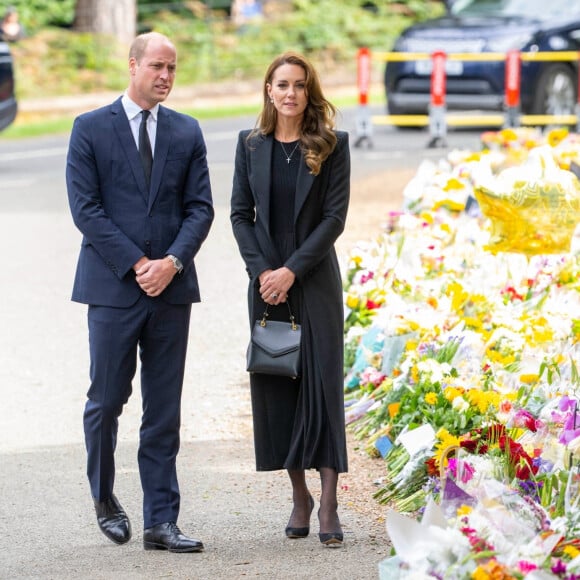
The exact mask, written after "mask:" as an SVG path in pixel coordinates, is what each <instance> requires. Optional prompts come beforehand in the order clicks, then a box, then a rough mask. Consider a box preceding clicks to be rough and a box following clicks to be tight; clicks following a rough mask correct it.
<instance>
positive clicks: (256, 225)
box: [230, 131, 350, 471]
mask: <svg viewBox="0 0 580 580" xmlns="http://www.w3.org/2000/svg"><path fill="white" fill-rule="evenodd" d="M248 134H249V131H242V132H241V133H240V135H239V139H238V145H237V151H236V165H235V173H234V182H233V190H232V199H231V216H230V217H231V222H232V227H233V231H234V236H235V238H236V241H237V243H238V246H239V249H240V253H241V255H242V258H243V260H244V262H245V264H246V269H247V271H248V275H249V276H250V287H249V290H250V296H249V315H250V324H251V323H252V322H253V321H254V320H256V319H257V318H259V317H260V315H261V314H262V313H261V312H254V311H253V310H254V308H253V303H254V301H253V299H252V296H253V292H254V291H255V287H256V283H257V279H258V277H259V275H260V274H261V273H262V272H264V271H265V270H267V269H270V268H277V267H279V265H280V264H279V257H278V254H277V251H276V248H275V246H274V243H273V240H272V237H271V235H270V231H269V228H270V225H269V224H270V215H269V206H270V195H269V192H270V182H271V179H272V176H271V158H272V147H273V136H272V135H268V136H260V135H258V136H256V137H253V138H252V140H251V143H248V142H247V137H248ZM337 137H338V142H337V145H336V148H335V150H334V151H333V153H332V154H331V155H330V156H329V157H328V159H327V160H326V161H325V162H324V163H323V165H322V168H321V171H320V173H319V175H317V176H314V175H312V174H310V170H309V168H308V166H307V165H306V163H305V162H304V159H303V158H302V159H301V161H300V167H299V170H298V178H297V183H296V197H295V207H294V234H295V244H296V251H295V252H294V253H293V254H292V255H291V256H290V257H289V258H288V259H287V260H286V262H285V263H284V265H285V266H286V267H288V268H289V269H290V270H291V271H292V272H293V273H294V274H295V275H296V278H297V281H298V282H299V284H300V288H301V292H302V296H301V300H300V303H301V312H300V319H301V323H302V325H303V327H304V326H305V325H306V326H307V327H309V328H310V333H311V335H312V336H315V337H316V340H313V341H307V342H306V343H303V348H308V349H312V352H311V353H309V355H311V356H307V357H304V356H303V361H304V360H305V358H306V359H307V360H312V361H314V362H315V364H317V365H318V367H319V372H317V373H316V375H318V376H321V377H322V383H323V384H322V391H323V394H324V400H325V401H326V408H327V413H328V418H329V421H330V425H331V429H332V432H333V433H332V439H333V440H334V441H335V442H336V445H337V447H338V450H339V455H344V457H345V459H344V462H342V461H341V463H344V465H339V466H338V471H346V451H344V454H343V449H344V450H345V449H346V442H345V434H344V392H343V384H344V377H343V349H344V309H343V296H342V281H341V274H340V268H339V265H338V259H337V256H336V251H335V249H334V243H335V241H336V239H337V238H338V236H339V235H340V234H341V233H342V231H343V230H344V227H345V222H346V215H347V209H348V203H349V194H350V153H349V148H348V134H347V133H345V132H341V131H339V132H337Z"/></svg>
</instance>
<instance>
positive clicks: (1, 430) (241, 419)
mask: <svg viewBox="0 0 580 580" xmlns="http://www.w3.org/2000/svg"><path fill="white" fill-rule="evenodd" d="M398 177H399V179H398V180H397V179H394V178H393V174H392V173H390V174H389V179H388V180H385V179H384V178H374V179H373V180H371V181H369V182H365V183H361V184H355V186H354V189H353V202H352V204H351V212H350V217H349V222H348V228H347V231H346V232H345V235H344V236H343V238H342V239H341V241H340V243H339V246H338V247H339V250H340V251H347V249H348V247H349V246H350V245H351V244H352V243H354V241H356V240H358V239H366V238H367V237H368V232H369V231H373V229H377V230H378V228H379V227H380V223H381V221H382V217H383V216H384V215H385V213H386V211H387V210H388V209H392V208H396V207H399V206H400V201H399V200H400V191H401V188H402V185H403V184H404V183H405V182H406V181H407V180H408V178H409V177H410V176H409V175H408V174H406V173H404V172H401V174H400V175H399V176H398ZM387 181H388V183H389V186H388V188H390V189H387V190H385V182H387ZM30 232H33V235H30ZM39 241H41V245H42V252H40V253H39V249H38V248H39ZM0 243H1V244H2V247H3V248H4V250H5V252H6V250H9V251H8V254H9V255H7V254H5V255H6V259H5V260H4V261H3V272H2V280H3V281H4V283H3V284H2V300H1V301H0V320H1V321H2V323H1V325H0V353H1V354H0V362H1V364H0V399H1V403H0V435H1V436H0V497H1V498H2V500H1V501H0V578H2V579H11V580H13V579H24V578H39V579H40V578H42V579H65V578H66V579H73V578H75V579H78V578H95V579H97V578H103V579H109V578H116V577H121V576H122V577H123V578H125V579H132V578H135V579H137V578H139V579H141V578H180V579H214V578H215V579H226V578H227V579H229V578H232V579H233V578H246V577H262V578H273V579H285V578H293V579H301V578H331V579H332V578H336V579H345V580H346V579H349V580H352V579H355V580H365V579H367V578H369V579H370V578H378V562H379V561H380V560H382V559H383V558H385V557H386V556H387V555H388V551H389V547H388V540H387V537H386V532H385V527H384V509H383V508H382V507H381V506H379V505H378V504H377V503H376V502H375V501H374V500H373V499H372V493H373V491H374V489H376V488H375V485H374V481H375V480H376V479H378V478H379V477H381V476H382V475H383V467H382V464H381V462H380V461H376V460H371V459H369V458H368V457H367V456H366V455H365V454H364V453H363V452H361V451H359V450H358V449H357V444H356V442H355V441H352V440H351V441H350V448H351V449H350V463H351V471H350V473H348V474H346V475H344V476H343V477H342V478H341V480H340V484H341V489H340V495H339V501H340V505H341V509H340V514H341V518H342V522H343V527H344V532H345V538H346V542H345V547H344V548H341V549H338V550H330V549H325V548H323V547H322V546H321V545H320V543H319V541H318V537H317V532H318V526H317V521H316V517H315V514H316V510H315V512H314V514H313V518H312V532H313V533H312V534H311V535H310V537H308V538H307V539H305V540H296V541H289V540H287V539H286V538H285V536H284V527H285V525H286V522H287V518H288V515H289V514H290V511H291V490H290V485H289V482H288V481H287V478H286V475H285V474H284V473H256V472H255V470H254V457H253V448H252V438H251V417H250V404H249V397H248V384H247V377H246V374H245V372H244V371H243V369H244V351H245V345H246V341H247V338H248V328H247V321H246V306H245V288H246V280H247V279H246V275H245V272H244V270H243V267H242V264H241V260H240V258H239V255H238V253H237V250H236V249H235V246H234V240H233V237H232V235H231V230H230V226H229V220H228V216H227V212H226V211H225V209H224V208H218V212H217V214H216V221H215V225H214V227H213V229H212V231H211V233H210V236H209V238H208V240H207V242H206V244H205V246H204V247H203V249H202V251H201V253H200V255H199V258H198V265H199V274H200V279H201V287H202V298H203V300H204V301H203V302H202V303H201V304H198V305H194V308H193V313H192V327H191V340H190V354H189V357H188V364H187V370H186V382H185V385H184V397H183V428H182V441H183V443H182V450H181V452H180V455H179V473H180V482H181V487H182V498H183V499H182V510H181V517H180V522H179V523H180V526H181V528H182V529H183V531H184V532H186V533H189V534H191V535H193V536H195V537H199V538H200V539H202V540H203V542H204V544H205V545H206V551H205V552H204V553H202V554H187V555H175V554H168V553H163V552H144V551H143V549H142V544H141V538H142V531H141V529H142V520H141V507H140V502H141V490H140V485H139V478H138V472H137V462H136V441H137V434H138V428H139V417H140V400H139V385H138V383H137V382H136V383H135V385H134V394H133V397H132V398H131V399H130V401H129V403H128V405H127V406H126V410H125V412H124V414H123V416H122V417H121V423H120V433H119V443H118V451H117V469H118V476H117V483H116V493H117V495H118V496H119V498H120V500H121V502H122V503H123V505H124V506H125V507H126V509H127V511H128V513H129V515H130V517H131V518H132V522H133V534H134V536H133V540H132V541H131V542H130V543H129V544H127V545H125V546H115V545H113V544H111V543H110V542H108V541H107V540H106V539H105V538H104V536H102V535H101V533H100V532H99V530H98V528H97V525H96V522H95V517H94V512H93V510H92V506H91V500H90V495H89V491H88V484H87V482H86V478H85V474H84V462H85V452H84V446H83V435H82V423H81V414H82V408H83V405H84V400H85V391H86V388H87V368H88V360H87V350H88V348H87V336H86V318H85V317H86V313H85V308H84V307H82V306H80V305H78V304H73V303H71V302H70V300H69V296H70V288H71V283H72V277H73V272H74V266H75V261H76V255H77V249H78V245H79V243H80V236H79V234H78V232H77V231H76V230H75V229H74V226H73V225H72V223H71V221H70V218H69V216H68V215H61V214H32V215H31V214H4V215H0ZM309 480H310V483H311V486H312V490H313V492H314V496H315V498H316V497H318V494H319V485H318V478H317V477H316V473H312V474H309Z"/></svg>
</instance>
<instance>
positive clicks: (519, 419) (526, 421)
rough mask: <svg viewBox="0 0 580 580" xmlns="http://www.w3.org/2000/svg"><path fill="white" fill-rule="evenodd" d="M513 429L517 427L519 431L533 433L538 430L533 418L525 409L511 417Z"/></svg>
mask: <svg viewBox="0 0 580 580" xmlns="http://www.w3.org/2000/svg"><path fill="white" fill-rule="evenodd" d="M512 422H513V425H514V427H519V428H521V429H528V430H529V431H532V433H535V432H536V431H537V430H538V426H537V424H536V419H535V417H534V416H533V415H532V414H531V413H530V412H529V411H526V410H525V409H519V410H518V411H516V414H515V415H514V417H513V421H512Z"/></svg>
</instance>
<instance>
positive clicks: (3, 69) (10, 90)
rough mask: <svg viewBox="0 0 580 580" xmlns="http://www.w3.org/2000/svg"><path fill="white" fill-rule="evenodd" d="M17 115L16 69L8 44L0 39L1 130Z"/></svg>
mask: <svg viewBox="0 0 580 580" xmlns="http://www.w3.org/2000/svg"><path fill="white" fill-rule="evenodd" d="M15 117H16V97H15V95H14V70H13V68H12V55H11V54H10V49H9V47H8V44H6V43H5V42H2V41H1V40H0V131H2V129H5V128H6V127H8V125H10V123H12V121H14V119H15Z"/></svg>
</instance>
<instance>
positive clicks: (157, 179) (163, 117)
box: [148, 106, 171, 210]
mask: <svg viewBox="0 0 580 580" xmlns="http://www.w3.org/2000/svg"><path fill="white" fill-rule="evenodd" d="M157 111H158V112H157V133H156V135H155V151H154V152H153V169H152V170H151V189H150V191H149V207H148V209H149V210H151V207H152V206H153V203H154V202H155V199H156V197H157V194H158V193H159V186H160V185H161V179H162V178H163V169H164V168H165V162H166V160H167V152H168V151H169V144H170V142H171V119H170V117H169V115H168V114H167V111H166V110H165V109H164V107H161V106H160V107H159V109H158V110H157Z"/></svg>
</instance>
